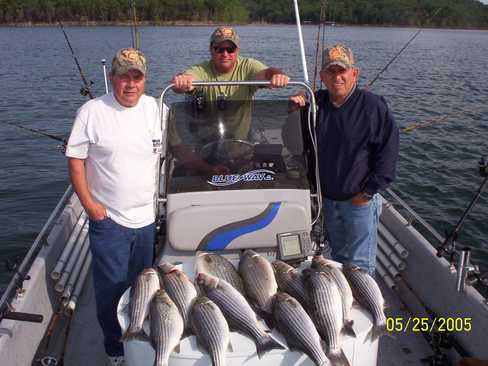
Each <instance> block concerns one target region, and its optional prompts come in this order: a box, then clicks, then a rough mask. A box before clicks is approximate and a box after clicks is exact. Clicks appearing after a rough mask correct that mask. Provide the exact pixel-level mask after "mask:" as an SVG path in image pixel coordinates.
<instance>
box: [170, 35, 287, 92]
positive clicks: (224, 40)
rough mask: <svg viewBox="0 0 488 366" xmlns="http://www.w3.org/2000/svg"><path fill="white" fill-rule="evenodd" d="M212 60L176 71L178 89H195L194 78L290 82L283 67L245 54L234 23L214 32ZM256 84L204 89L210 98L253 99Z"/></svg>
mask: <svg viewBox="0 0 488 366" xmlns="http://www.w3.org/2000/svg"><path fill="white" fill-rule="evenodd" d="M209 52H210V60H209V61H205V62H202V63H200V64H197V65H194V66H192V67H190V68H189V69H187V70H186V71H183V72H182V73H179V74H176V75H175V76H174V78H173V82H174V83H175V88H174V89H175V91H176V92H179V93H186V92H192V91H194V90H195V87H194V86H193V85H192V82H193V81H194V80H199V81H236V80H269V81H270V82H271V86H272V87H276V88H280V87H285V86H286V85H287V84H288V80H289V78H288V76H287V75H285V74H284V73H283V71H281V70H280V69H277V68H274V67H268V66H266V65H265V64H263V63H262V62H260V61H258V60H255V59H252V58H248V57H241V56H240V55H239V54H240V39H239V35H238V34H237V32H236V30H235V29H234V28H232V27H218V28H216V29H215V30H214V32H213V33H212V35H211V36H210V47H209ZM256 90H257V88H256V87H247V86H246V87H242V86H225V87H222V86H220V87H208V88H205V89H204V90H203V92H204V94H205V97H206V99H207V100H210V101H215V100H217V98H219V97H220V98H225V99H228V100H247V99H252V97H253V95H254V93H255V92H256Z"/></svg>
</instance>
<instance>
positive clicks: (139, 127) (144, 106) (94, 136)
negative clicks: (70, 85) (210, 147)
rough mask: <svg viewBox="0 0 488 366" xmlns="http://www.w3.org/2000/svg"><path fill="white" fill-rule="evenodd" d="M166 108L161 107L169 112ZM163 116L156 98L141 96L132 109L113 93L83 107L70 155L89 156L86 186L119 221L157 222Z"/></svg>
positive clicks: (127, 223)
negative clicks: (157, 185) (157, 181)
mask: <svg viewBox="0 0 488 366" xmlns="http://www.w3.org/2000/svg"><path fill="white" fill-rule="evenodd" d="M166 110H167V108H163V113H164V114H165V115H166ZM160 152H161V114H160V111H159V105H158V102H157V100H156V99H155V98H153V97H149V96H147V95H142V96H141V98H140V99H139V101H138V103H137V105H135V106H134V107H131V108H127V107H124V106H122V105H120V104H119V103H118V102H117V100H116V99H115V97H114V95H113V93H110V94H106V95H104V96H102V97H99V98H96V99H93V100H90V101H88V102H87V103H85V104H84V105H83V106H82V107H81V108H80V109H79V110H78V113H77V116H76V119H75V122H74V125H73V129H72V131H71V136H70V138H69V141H68V146H67V148H66V156H67V157H71V158H77V159H86V162H85V163H86V164H85V166H86V175H87V181H88V189H89V190H90V193H91V194H92V196H93V197H94V198H95V199H96V200H97V201H98V202H100V203H101V204H103V205H104V206H105V207H106V208H107V214H108V216H109V217H110V218H111V219H112V220H114V221H115V222H117V223H118V224H120V225H123V226H125V227H129V228H140V227H144V226H147V225H149V224H151V223H153V222H154V219H155V201H154V199H155V194H156V174H157V169H156V168H157V162H158V156H159V154H160Z"/></svg>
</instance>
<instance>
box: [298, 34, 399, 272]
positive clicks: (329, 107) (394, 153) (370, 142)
mask: <svg viewBox="0 0 488 366" xmlns="http://www.w3.org/2000/svg"><path fill="white" fill-rule="evenodd" d="M358 77H359V69H358V68H357V66H356V63H355V60H354V55H353V53H352V50H351V49H350V48H348V47H346V46H344V45H341V44H337V45H335V46H333V47H330V48H327V49H326V50H325V51H324V54H323V64H322V70H321V71H320V79H321V80H322V82H323V83H324V84H325V86H326V88H327V90H319V91H318V93H317V95H316V100H317V106H318V124H317V139H318V154H319V171H320V182H321V186H322V187H321V188H322V195H323V200H324V214H325V228H326V231H327V234H328V239H329V243H330V246H331V250H332V257H333V258H334V259H335V260H337V261H339V262H342V263H352V264H355V265H357V266H359V267H362V268H364V269H366V270H368V272H370V273H374V270H375V262H376V247H377V227H378V222H379V216H380V214H381V207H382V201H381V196H380V195H379V194H378V191H380V190H382V189H385V188H386V187H387V186H388V185H389V184H390V183H391V182H392V181H393V179H394V178H395V168H396V163H397V159H398V150H399V131H398V128H397V126H396V124H395V121H394V119H393V116H392V114H391V112H390V110H389V108H388V105H387V103H386V101H385V99H384V98H383V97H381V96H378V95H375V94H373V93H371V92H369V91H366V90H362V89H359V88H358V86H357V81H358ZM291 99H292V100H293V101H295V102H296V103H297V104H299V105H302V106H303V105H304V104H305V100H304V98H303V97H302V96H295V97H292V98H291Z"/></svg>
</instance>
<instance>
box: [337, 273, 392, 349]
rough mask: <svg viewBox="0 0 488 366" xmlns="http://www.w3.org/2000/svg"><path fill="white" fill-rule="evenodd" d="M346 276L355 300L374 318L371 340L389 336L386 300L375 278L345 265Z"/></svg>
mask: <svg viewBox="0 0 488 366" xmlns="http://www.w3.org/2000/svg"><path fill="white" fill-rule="evenodd" d="M344 275H345V276H346V278H347V280H348V281H349V284H350V285H351V289H352V293H353V295H354V298H355V299H356V300H357V301H358V302H359V303H360V304H361V305H363V306H364V307H365V308H366V309H368V310H369V312H370V313H371V315H372V316H373V320H374V325H373V327H372V328H371V331H370V337H371V340H373V341H374V340H375V339H377V338H379V337H380V336H382V335H384V334H387V331H386V316H385V313H384V309H385V300H384V299H383V295H382V294H381V290H380V288H379V286H378V284H377V283H376V281H375V280H374V278H373V277H371V275H369V274H368V272H367V271H366V270H364V269H362V268H360V267H357V266H354V265H345V266H344Z"/></svg>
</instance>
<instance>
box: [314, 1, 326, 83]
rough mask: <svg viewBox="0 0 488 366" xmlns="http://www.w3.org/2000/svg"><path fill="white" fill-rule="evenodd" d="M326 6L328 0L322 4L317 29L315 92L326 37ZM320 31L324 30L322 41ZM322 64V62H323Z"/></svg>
mask: <svg viewBox="0 0 488 366" xmlns="http://www.w3.org/2000/svg"><path fill="white" fill-rule="evenodd" d="M326 6H327V0H322V2H321V4H320V18H319V26H318V29H317V41H316V44H315V68H314V71H313V86H312V90H313V91H314V92H315V91H316V89H317V75H318V65H319V51H320V44H321V43H322V48H323V45H324V38H325V21H326V15H325V14H326V12H325V11H326ZM320 31H322V42H321V40H320ZM321 64H322V62H321ZM319 83H320V81H319Z"/></svg>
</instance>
